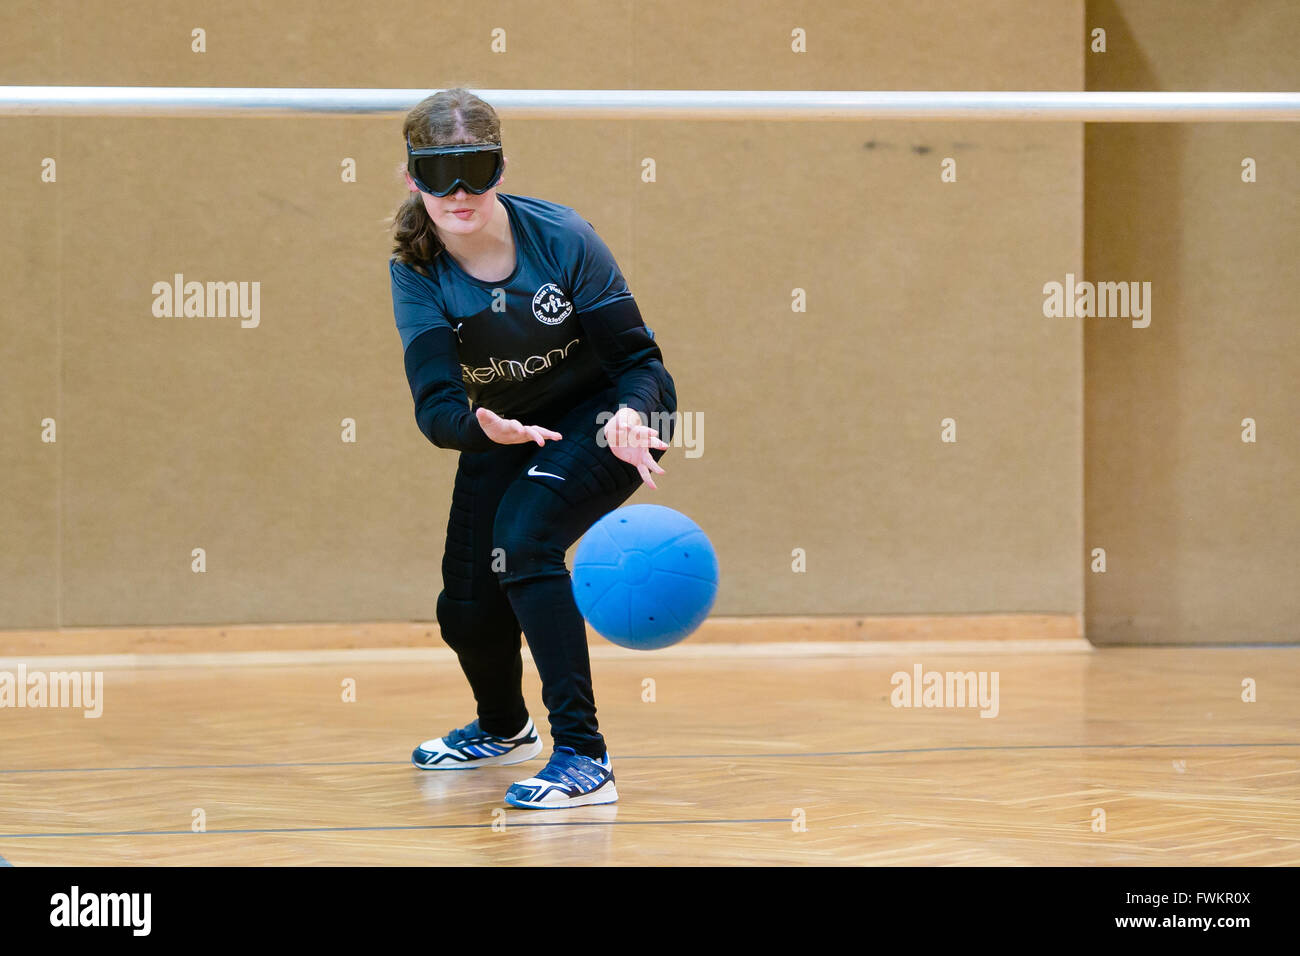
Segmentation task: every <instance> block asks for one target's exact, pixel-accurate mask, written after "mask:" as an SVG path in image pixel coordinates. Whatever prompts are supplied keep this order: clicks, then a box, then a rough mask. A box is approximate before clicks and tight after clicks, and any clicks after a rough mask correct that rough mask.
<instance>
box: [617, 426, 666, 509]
mask: <svg viewBox="0 0 1300 956" xmlns="http://www.w3.org/2000/svg"><path fill="white" fill-rule="evenodd" d="M605 444H606V445H608V446H609V450H610V451H612V452H613V453H614V455H615V457H617V458H618V459H619V460H621V461H625V462H627V463H628V464H629V465H635V466H636V470H637V471H639V472H640V473H641V480H642V481H644V482H645V483H646V484H647V485H649V486H650V487H651V488H655V490H658V488H657V486H656V485H655V483H654V479H653V478H651V477H650V472H652V471H653V472H654V473H655V474H656V475H662V474H665V473H666V472H665V471H664V470H663V469H662V468H660V467H659V462H657V461H655V460H654V458H653V456H651V454H650V449H651V448H661V449H666V448H667V447H668V443H667V442H665V441H664V440H663V439H662V438H660V437H659V432H657V431H656V430H655V429H653V428H651V427H650V426H649V425H643V424H641V416H640V415H638V414H637V412H636V409H633V408H620V409H619V410H618V412H617V413H616V414H615V415H614V417H613V418H611V419H610V420H609V421H607V422H606V423H605Z"/></svg>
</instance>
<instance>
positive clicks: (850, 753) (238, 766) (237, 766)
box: [0, 741, 1300, 776]
mask: <svg viewBox="0 0 1300 956" xmlns="http://www.w3.org/2000/svg"><path fill="white" fill-rule="evenodd" d="M1244 747H1300V742H1288V741H1282V742H1278V741H1260V742H1257V743H1252V742H1246V743H1225V744H1000V745H987V746H985V745H968V746H954V747H907V748H900V749H891V750H823V751H799V752H789V753H753V754H735V753H731V754H624V755H616V756H615V759H616V760H618V761H620V762H621V761H625V760H758V759H762V760H769V759H773V758H799V757H876V756H896V755H907V754H930V753H992V752H997V751H1018V750H1214V749H1225V748H1226V749H1232V748H1244ZM409 764H410V761H409V760H322V761H318V762H310V761H309V762H302V763H211V764H202V763H199V764H158V765H146V766H138V767H46V768H13V769H8V770H0V774H2V775H10V776H12V775H17V774H26V773H128V772H132V771H166V770H257V769H272V768H282V767H305V768H310V767H403V766H408V765H409ZM479 769H484V768H479ZM424 772H426V773H438V772H447V773H454V772H455V771H432V770H430V771H424Z"/></svg>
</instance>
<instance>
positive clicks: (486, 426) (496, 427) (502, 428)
mask: <svg viewBox="0 0 1300 956" xmlns="http://www.w3.org/2000/svg"><path fill="white" fill-rule="evenodd" d="M474 416H475V417H476V418H477V419H478V423H479V425H481V426H482V428H483V433H484V434H485V435H487V437H488V438H491V439H492V440H493V441H494V442H496V443H497V444H498V445H520V444H523V443H524V442H526V441H535V442H537V444H539V445H545V444H546V439H548V438H549V439H551V440H552V441H559V440H560V439H561V438H563V437H564V436H562V435H561V434H560V433H559V432H553V431H551V430H550V429H549V428H543V427H542V426H540V425H525V424H523V423H522V422H518V421H516V420H515V419H513V418H502V417H501V416H500V415H498V414H496V413H495V412H493V411H490V410H489V409H486V408H483V407H482V406H479V407H478V408H476V409H474Z"/></svg>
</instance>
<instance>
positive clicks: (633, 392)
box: [578, 298, 676, 422]
mask: <svg viewBox="0 0 1300 956" xmlns="http://www.w3.org/2000/svg"><path fill="white" fill-rule="evenodd" d="M578 321H579V322H580V323H581V324H582V330H583V332H585V333H586V335H587V338H588V339H589V340H590V341H591V345H592V348H593V349H595V351H596V355H597V357H598V358H599V359H600V364H601V367H602V368H603V369H604V370H605V374H606V375H608V376H609V379H610V381H612V382H613V383H614V384H615V385H616V386H617V388H618V400H619V403H620V404H622V405H627V406H628V407H629V408H633V409H635V410H636V411H637V412H638V413H639V414H640V415H641V417H642V420H643V421H647V422H648V420H649V418H650V414H651V413H652V412H654V411H655V410H656V409H658V408H659V407H660V406H665V405H670V406H672V407H674V408H675V407H676V393H675V389H674V387H673V384H672V377H671V376H670V375H669V374H668V370H667V369H666V368H664V364H663V358H664V357H663V353H662V352H660V350H659V346H658V344H657V343H656V342H655V340H654V337H653V336H652V335H651V334H650V330H649V329H648V328H646V325H645V322H644V321H643V320H642V318H641V310H640V309H639V308H638V307H637V304H636V300H635V299H630V298H629V299H619V300H617V301H615V302H610V303H608V304H607V305H602V306H600V307H599V308H596V309H592V310H591V311H589V312H580V313H578ZM669 393H672V398H671V400H669V398H668V395H669Z"/></svg>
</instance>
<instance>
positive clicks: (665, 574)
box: [573, 505, 718, 651]
mask: <svg viewBox="0 0 1300 956" xmlns="http://www.w3.org/2000/svg"><path fill="white" fill-rule="evenodd" d="M717 594H718V557H717V555H716V554H715V553H714V551H713V544H712V543H711V542H710V541H709V538H708V536H707V535H706V534H705V533H704V532H703V531H702V530H701V529H700V526H699V525H697V524H696V523H695V522H694V521H692V520H691V519H690V518H688V517H686V515H684V514H682V513H681V512H680V511H674V510H673V509H672V508H665V507H664V506H663V505H628V506H626V507H623V508H616V509H615V510H613V511H611V512H610V513H609V514H607V515H605V516H604V517H603V518H601V519H600V520H599V521H597V522H596V523H595V524H594V525H592V526H591V528H590V529H588V531H587V534H586V535H585V536H584V537H583V539H582V541H581V542H580V543H579V544H578V551H577V554H576V556H575V557H574V561H573V596H574V598H575V599H576V600H577V602H578V610H580V611H581V612H582V616H583V617H584V618H586V619H587V623H588V624H590V625H591V626H592V628H594V629H595V631H596V633H598V634H600V635H601V636H602V637H604V638H606V639H607V640H609V641H612V642H613V643H615V644H618V645H619V646H621V647H630V648H633V649H634V650H639V651H653V650H656V649H658V648H660V647H668V646H669V645H670V644H676V643H677V642H678V641H680V640H682V639H683V638H685V637H687V636H688V635H690V634H691V633H693V632H694V631H695V630H696V629H697V628H698V627H699V626H700V625H701V624H703V623H704V620H705V618H707V617H708V616H709V611H710V610H712V608H713V600H714V598H716V597H717Z"/></svg>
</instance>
